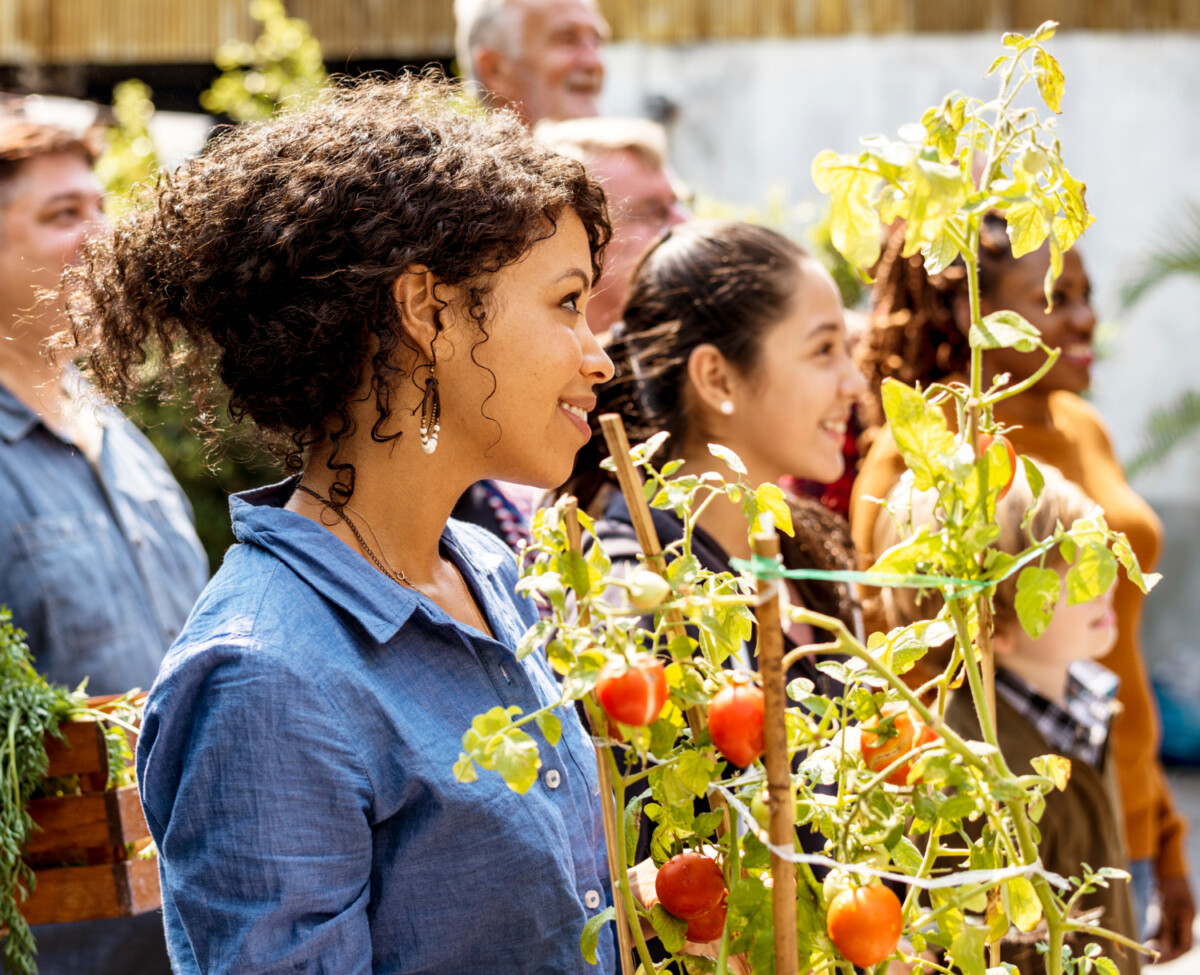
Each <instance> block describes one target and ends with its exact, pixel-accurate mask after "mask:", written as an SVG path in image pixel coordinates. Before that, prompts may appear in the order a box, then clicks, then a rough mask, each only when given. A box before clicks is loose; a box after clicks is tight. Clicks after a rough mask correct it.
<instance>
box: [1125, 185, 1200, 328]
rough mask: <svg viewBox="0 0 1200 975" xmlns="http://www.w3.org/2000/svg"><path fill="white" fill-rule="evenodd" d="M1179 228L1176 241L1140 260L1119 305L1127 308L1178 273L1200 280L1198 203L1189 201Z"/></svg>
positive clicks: (1199, 217) (1199, 207)
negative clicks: (1140, 263) (1139, 264)
mask: <svg viewBox="0 0 1200 975" xmlns="http://www.w3.org/2000/svg"><path fill="white" fill-rule="evenodd" d="M1183 210H1184V216H1183V220H1182V225H1181V226H1180V227H1179V229H1178V230H1177V231H1176V234H1175V239H1174V240H1172V241H1169V242H1168V243H1167V245H1166V246H1165V247H1163V248H1162V249H1161V250H1159V251H1156V252H1155V253H1153V254H1151V255H1150V256H1149V257H1148V258H1146V259H1145V261H1143V263H1142V265H1141V266H1140V267H1139V268H1138V269H1137V271H1136V272H1135V273H1134V275H1133V276H1132V277H1131V278H1130V279H1129V280H1128V281H1127V282H1126V283H1125V285H1124V286H1123V287H1122V288H1121V304H1122V306H1123V307H1125V308H1128V307H1129V306H1130V305H1132V304H1134V303H1135V302H1137V301H1138V300H1140V299H1141V298H1142V296H1143V295H1145V294H1146V292H1148V291H1150V290H1151V289H1152V288H1155V287H1157V286H1158V285H1159V284H1161V283H1162V282H1163V281H1165V280H1166V279H1167V278H1170V277H1174V276H1175V275H1177V274H1185V275H1190V276H1192V277H1197V278H1200V204H1197V203H1195V202H1193V201H1188V202H1186V203H1184V205H1183Z"/></svg>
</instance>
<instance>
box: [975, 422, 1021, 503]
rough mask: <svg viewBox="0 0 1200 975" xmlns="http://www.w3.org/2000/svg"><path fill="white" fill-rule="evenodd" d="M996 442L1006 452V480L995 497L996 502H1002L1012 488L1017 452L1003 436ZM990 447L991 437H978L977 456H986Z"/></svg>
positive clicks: (987, 435)
mask: <svg viewBox="0 0 1200 975" xmlns="http://www.w3.org/2000/svg"><path fill="white" fill-rule="evenodd" d="M996 442H997V443H999V444H1001V445H1003V447H1004V449H1005V450H1007V451H1008V480H1007V481H1005V482H1004V487H1002V488H1001V489H1000V493H999V494H998V495H997V496H996V500H997V501H1003V500H1004V496H1005V495H1006V494H1008V490H1009V488H1011V487H1012V483H1013V479H1014V478H1015V477H1016V476H1017V451H1016V448H1014V447H1013V445H1012V444H1011V443H1010V442H1009V439H1008V437H1006V436H1005V435H1004V434H1000V436H998V437H996ZM991 445H992V435H991V434H990V433H981V434H980V435H979V456H980V457H982V456H983V455H984V454H986V453H987V451H988V447H990V446H991Z"/></svg>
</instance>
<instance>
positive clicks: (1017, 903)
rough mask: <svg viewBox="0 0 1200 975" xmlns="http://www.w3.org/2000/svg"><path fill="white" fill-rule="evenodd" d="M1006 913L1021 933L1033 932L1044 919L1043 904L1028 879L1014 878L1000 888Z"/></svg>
mask: <svg viewBox="0 0 1200 975" xmlns="http://www.w3.org/2000/svg"><path fill="white" fill-rule="evenodd" d="M1000 896H1001V897H1002V898H1003V901H1004V913H1005V914H1007V915H1008V916H1009V919H1010V920H1011V921H1012V923H1013V924H1015V925H1016V926H1017V928H1018V929H1019V930H1021V931H1032V930H1033V929H1034V928H1036V927H1037V925H1038V921H1040V920H1041V919H1042V902H1041V901H1039V900H1038V896H1037V892H1036V891H1035V890H1034V889H1033V884H1031V883H1030V882H1029V880H1028V879H1027V878H1026V877H1013V878H1012V879H1011V880H1006V881H1005V882H1004V884H1003V886H1002V887H1001V888H1000Z"/></svg>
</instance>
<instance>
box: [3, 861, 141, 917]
mask: <svg viewBox="0 0 1200 975" xmlns="http://www.w3.org/2000/svg"><path fill="white" fill-rule="evenodd" d="M36 877H37V887H36V889H35V890H34V892H33V894H32V896H30V898H29V900H27V901H26V902H25V903H24V904H22V905H21V913H22V914H23V915H24V916H25V920H26V921H28V922H29V923H30V924H59V923H62V922H65V921H96V920H100V919H101V918H110V917H128V916H129V915H131V914H144V913H145V912H146V911H152V910H155V909H157V908H159V907H161V906H162V893H161V891H160V889H159V886H158V860H157V858H154V857H152V858H150V859H148V860H125V861H123V862H121V863H105V864H98V865H96V866H88V867H58V868H55V869H51V870H38V871H36Z"/></svg>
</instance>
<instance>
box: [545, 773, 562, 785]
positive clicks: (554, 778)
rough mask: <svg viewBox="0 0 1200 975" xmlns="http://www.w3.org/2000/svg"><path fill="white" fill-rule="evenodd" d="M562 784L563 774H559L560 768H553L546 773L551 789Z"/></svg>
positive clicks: (547, 783)
mask: <svg viewBox="0 0 1200 975" xmlns="http://www.w3.org/2000/svg"><path fill="white" fill-rule="evenodd" d="M561 784H562V776H561V775H559V774H558V769H556V768H552V769H551V770H550V771H549V772H547V773H546V786H547V787H548V788H551V789H557V788H558V787H559V785H561Z"/></svg>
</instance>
